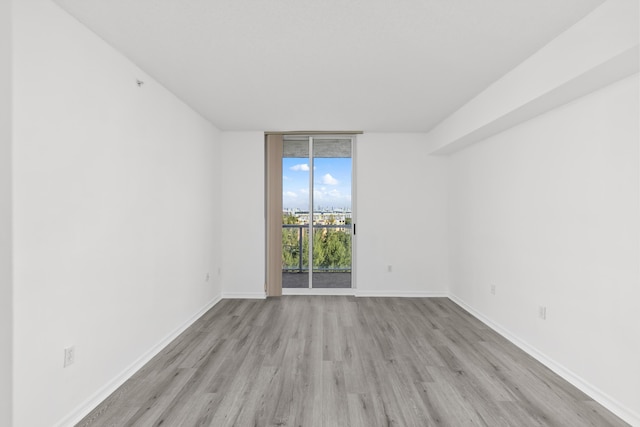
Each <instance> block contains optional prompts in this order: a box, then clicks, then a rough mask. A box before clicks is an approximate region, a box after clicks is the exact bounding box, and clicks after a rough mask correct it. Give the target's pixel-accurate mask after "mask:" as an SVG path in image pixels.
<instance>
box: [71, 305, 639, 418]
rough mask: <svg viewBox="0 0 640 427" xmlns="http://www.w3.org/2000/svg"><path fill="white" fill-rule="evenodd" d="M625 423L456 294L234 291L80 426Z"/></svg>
mask: <svg viewBox="0 0 640 427" xmlns="http://www.w3.org/2000/svg"><path fill="white" fill-rule="evenodd" d="M160 425H162V426H215V427H221V426H302V427H313V426H325V427H337V426H353V427H358V426H366V427H376V426H490V427H495V426H562V427H567V426H597V427H602V426H624V425H627V424H625V423H624V422H623V421H622V420H620V419H619V418H617V417H616V416H615V415H613V414H612V413H610V412H609V411H607V410H606V409H604V408H603V407H602V406H601V405H599V404H597V403H596V402H594V401H593V400H592V399H590V398H589V397H588V396H586V395H585V394H583V393H582V392H580V391H579V390H577V389H576V388H575V387H573V386H571V385H570V384H569V383H567V382H566V381H564V380H562V379H561V378H560V377H558V376H557V375H555V374H554V373H552V372H551V371H550V370H548V369H547V368H545V367H544V366H543V365H541V364H540V363H538V362H536V361H535V360H534V359H532V358H531V357H529V356H528V355H526V354H525V353H524V352H522V351H521V350H519V349H518V348H517V347H515V346H514V345H513V344H511V343H509V342H508V341H506V340H505V339H504V338H502V337H501V336H499V335H498V334H496V333H495V332H493V331H492V330H490V329H489V328H487V327H486V326H485V325H484V324H482V323H481V322H479V321H478V320H477V319H475V318H474V317H472V316H471V315H470V314H468V313H467V312H465V311H464V310H463V309H461V308H460V307H459V306H458V305H456V304H455V303H453V302H452V301H450V300H449V299H447V298H355V297H348V296H285V297H281V298H278V299H268V300H223V301H222V302H220V303H218V304H217V305H216V306H215V307H214V308H212V309H211V310H210V311H209V312H207V313H206V314H205V315H204V316H203V317H202V318H201V319H199V320H198V321H197V322H196V323H195V324H194V325H193V326H192V327H190V328H189V329H188V330H186V331H185V332H184V333H183V334H182V335H180V336H179V337H178V338H177V339H176V340H175V341H174V342H172V343H171V344H170V345H169V346H168V347H167V348H165V349H164V350H163V351H162V352H161V353H160V354H159V355H158V356H156V357H155V358H154V359H153V360H152V361H150V362H149V363H148V364H147V365H145V366H144V368H142V369H141V370H140V371H139V372H138V373H136V374H135V375H134V376H133V377H132V378H131V379H130V380H129V381H127V382H126V383H125V384H124V385H123V386H122V387H120V388H119V389H118V390H117V391H116V392H114V393H113V394H112V395H111V396H110V397H109V398H107V399H106V400H105V401H104V402H103V403H102V404H101V405H100V406H98V407H97V408H96V409H95V410H93V411H92V412H91V413H90V414H89V415H87V417H86V418H85V419H84V420H82V421H81V422H80V423H79V424H78V426H85V427H89V426H160Z"/></svg>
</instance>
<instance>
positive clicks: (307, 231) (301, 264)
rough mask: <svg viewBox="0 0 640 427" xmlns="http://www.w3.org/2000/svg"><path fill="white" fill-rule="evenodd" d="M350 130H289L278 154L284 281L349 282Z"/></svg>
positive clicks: (291, 284)
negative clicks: (307, 132)
mask: <svg viewBox="0 0 640 427" xmlns="http://www.w3.org/2000/svg"><path fill="white" fill-rule="evenodd" d="M352 151H353V138H352V137H351V136H322V137H313V136H305V137H300V136H288V137H285V139H284V144H283V158H282V206H283V215H282V218H283V221H282V287H283V288H351V268H352V252H353V251H352V235H353V227H352V219H353V210H352V204H351V198H352V175H353V174H352V170H353V167H352Z"/></svg>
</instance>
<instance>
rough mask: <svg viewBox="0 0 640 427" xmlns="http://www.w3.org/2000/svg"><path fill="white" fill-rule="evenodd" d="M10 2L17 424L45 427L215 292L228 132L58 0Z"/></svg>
mask: <svg viewBox="0 0 640 427" xmlns="http://www.w3.org/2000/svg"><path fill="white" fill-rule="evenodd" d="M14 8H15V10H14V13H15V20H14V27H15V32H14V53H15V69H14V70H15V74H14V77H15V85H14V96H15V98H14V100H15V103H14V105H15V109H14V130H15V145H14V197H15V200H14V203H15V216H14V218H15V235H14V245H15V251H14V256H15V269H14V274H15V277H14V279H15V306H14V310H15V315H14V321H15V356H16V357H15V383H14V384H15V400H14V423H15V424H14V425H15V426H16V427H23V426H25V427H27V426H28V427H38V426H51V425H53V424H55V423H56V422H64V423H69V422H73V421H74V417H75V416H77V415H79V414H80V412H82V410H83V409H90V408H91V407H92V406H93V405H95V404H97V403H98V401H97V400H100V399H102V398H104V397H105V396H104V393H105V392H106V391H108V388H109V387H112V386H115V385H117V383H118V381H121V380H123V379H126V374H127V373H128V372H129V371H128V370H127V369H128V368H129V367H132V366H134V367H135V366H136V361H138V362H140V361H142V360H144V359H145V358H148V357H149V356H150V355H151V354H153V352H154V351H156V350H159V348H157V347H156V346H157V345H159V344H160V345H162V344H164V343H166V339H167V338H169V337H171V336H172V335H173V333H174V332H175V331H177V330H180V328H182V327H184V326H185V325H186V324H188V322H189V321H191V320H192V319H193V316H195V315H198V313H199V312H200V311H201V310H202V309H204V308H205V307H207V306H208V305H210V304H211V303H212V302H214V301H215V300H216V298H218V297H219V296H220V294H221V285H220V282H219V279H218V277H217V275H216V274H214V272H216V271H217V269H218V267H219V266H220V247H219V243H220V236H219V232H218V230H219V223H220V221H221V219H222V218H221V215H220V205H219V198H220V187H219V178H220V175H219V174H220V171H219V157H220V153H219V146H218V144H219V141H218V140H219V133H218V131H217V130H216V129H215V128H214V127H213V126H212V125H211V124H210V123H209V122H207V121H205V120H204V119H202V118H201V117H200V116H198V115H197V114H195V113H194V112H193V111H192V110H191V109H189V108H188V107H187V106H186V105H184V104H183V103H182V102H180V101H179V100H177V99H176V98H175V97H174V96H173V95H172V94H170V93H169V92H168V91H166V90H165V89H163V88H162V87H161V86H160V85H159V84H157V83H156V82H155V81H154V80H153V79H152V78H150V77H149V76H147V75H145V74H144V73H142V72H141V71H140V70H139V69H138V68H136V67H135V66H134V65H132V64H131V63H130V62H129V61H128V60H126V59H125V58H124V57H122V55H121V54H119V53H117V52H116V51H114V50H113V49H112V48H110V47H109V46H108V45H106V44H105V43H104V42H103V41H102V40H100V39H99V38H98V37H96V36H95V35H94V34H93V33H91V32H90V31H89V30H87V29H86V28H85V27H83V26H81V25H80V24H79V23H78V22H77V21H75V20H74V19H73V18H71V17H70V16H68V15H67V14H66V13H65V12H63V11H62V10H61V9H59V8H58V7H57V6H56V5H55V4H54V3H53V2H50V1H46V0H30V1H19V2H15V3H14ZM136 79H140V80H143V81H144V82H145V84H144V85H143V86H142V87H138V86H137V85H136ZM3 99H4V98H3ZM2 159H3V161H4V157H2ZM3 173H4V169H3ZM3 197H4V196H3ZM207 273H210V274H211V278H210V280H209V281H207V280H206V275H207ZM71 345H74V346H75V349H76V362H75V364H74V365H72V366H70V367H68V368H66V369H63V367H62V362H63V349H64V348H65V347H67V346H71ZM140 358H142V359H140ZM121 375H123V376H121ZM103 387H107V388H106V389H105V388H103ZM96 393H97V394H96ZM92 398H95V399H97V400H91V399H92ZM87 399H89V400H88V401H87ZM74 411H79V412H74Z"/></svg>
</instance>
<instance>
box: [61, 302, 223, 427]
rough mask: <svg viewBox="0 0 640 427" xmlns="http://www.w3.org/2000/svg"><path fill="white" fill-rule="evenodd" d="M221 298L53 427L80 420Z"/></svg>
mask: <svg viewBox="0 0 640 427" xmlns="http://www.w3.org/2000/svg"><path fill="white" fill-rule="evenodd" d="M221 300H222V296H220V295H218V296H217V297H215V298H214V299H213V300H211V301H209V302H208V303H207V304H206V305H205V306H204V307H202V308H201V309H200V310H198V312H196V313H195V314H194V315H193V316H191V317H190V318H189V319H188V320H187V321H185V322H184V323H183V324H182V325H180V326H179V327H178V328H176V329H174V330H173V331H172V332H171V333H170V334H169V335H167V336H166V337H164V338H163V339H162V340H160V342H158V343H157V344H156V345H154V346H153V347H151V348H150V349H149V350H147V351H146V352H145V353H144V354H143V355H142V356H140V357H139V358H138V359H137V360H136V361H135V362H133V363H132V364H131V365H129V366H128V367H127V368H126V369H125V370H124V371H122V372H121V373H120V374H118V375H117V376H116V377H115V378H114V379H112V380H111V381H109V382H108V383H107V384H105V385H104V386H103V387H101V388H100V389H99V390H98V391H96V392H95V393H94V394H93V395H92V396H91V397H89V398H88V399H87V400H86V401H85V402H83V403H82V404H81V405H80V406H78V407H77V408H76V409H74V410H73V411H72V412H71V413H70V414H69V415H67V416H66V417H64V418H63V419H62V420H60V421H58V422H57V423H56V424H54V426H55V427H71V426H74V425H75V424H77V423H78V422H80V420H82V419H83V418H84V417H86V416H87V414H89V412H91V411H92V410H93V409H94V408H95V407H97V406H98V405H99V404H100V403H102V401H104V400H105V399H106V398H107V397H109V395H111V393H113V392H114V391H115V390H116V389H117V388H118V387H120V386H121V385H122V384H124V383H125V381H127V380H128V379H129V378H131V376H132V375H133V374H135V373H136V372H138V371H139V370H140V369H141V368H142V367H143V366H144V365H145V364H146V363H147V362H149V361H150V360H151V359H153V358H154V357H155V356H156V355H157V354H158V353H159V352H160V351H161V350H162V349H164V348H165V347H166V346H167V345H169V343H170V342H171V341H173V340H174V339H175V338H176V337H177V336H178V335H180V334H181V333H182V332H184V331H185V330H186V329H187V328H188V327H189V326H191V325H192V324H193V323H194V322H195V321H196V320H198V319H199V318H200V317H202V316H203V315H204V314H205V313H206V312H207V311H209V310H210V309H211V308H212V307H213V306H214V305H216V304H217V303H218V302H220V301H221Z"/></svg>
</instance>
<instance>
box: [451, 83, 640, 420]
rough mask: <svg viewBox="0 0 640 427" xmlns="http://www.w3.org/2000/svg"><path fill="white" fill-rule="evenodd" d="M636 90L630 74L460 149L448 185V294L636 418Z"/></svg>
mask: <svg viewBox="0 0 640 427" xmlns="http://www.w3.org/2000/svg"><path fill="white" fill-rule="evenodd" d="M638 90H639V88H638V76H637V75H635V76H632V77H629V78H627V79H624V80H622V81H619V82H617V83H615V84H613V85H610V86H608V87H606V88H604V89H602V90H599V91H597V92H594V93H592V94H590V95H588V96H585V97H583V98H580V99H578V100H576V101H574V102H572V103H570V104H567V105H565V106H562V107H560V108H557V109H555V110H553V111H550V112H548V113H546V114H544V115H542V116H539V117H537V118H534V119H532V120H530V121H528V122H525V123H523V124H521V125H519V126H517V127H514V128H512V129H510V130H508V131H505V132H503V133H501V134H498V135H496V136H494V137H491V138H489V139H487V140H485V141H483V142H481V143H478V144H476V145H474V146H471V147H469V148H467V149H465V150H463V151H460V152H458V153H456V154H455V155H453V156H452V157H451V158H450V161H451V164H450V187H449V192H450V224H451V227H450V244H451V266H452V268H451V274H452V276H451V293H452V295H453V296H454V298H455V299H456V300H457V301H460V302H462V303H463V304H466V305H467V307H469V308H470V309H471V310H473V311H474V312H475V313H477V314H478V315H479V316H481V317H483V318H484V319H485V320H487V321H489V322H490V323H493V324H494V325H496V326H497V327H498V328H499V329H500V330H502V331H503V332H506V333H507V334H508V335H509V336H510V337H511V338H513V339H515V340H516V341H517V342H519V343H520V344H521V345H524V346H525V347H528V348H529V349H530V350H531V351H532V352H533V353H534V354H535V355H536V356H537V357H539V358H542V359H544V360H546V361H547V362H548V363H550V365H552V366H553V367H554V368H555V369H556V370H559V371H560V372H562V373H563V374H564V375H565V376H566V377H568V378H570V379H572V381H574V382H575V383H578V384H580V385H581V386H582V388H583V389H586V390H589V391H590V394H592V396H594V397H596V398H598V399H599V400H600V401H601V402H603V403H605V404H607V406H608V407H609V408H610V409H613V410H615V411H616V412H617V413H618V414H619V415H622V416H624V417H625V418H626V419H627V421H630V422H632V423H635V425H640V418H638V414H640V389H639V388H638V379H639V378H640V364H638V360H640V340H638V337H639V336H640V311H639V310H638V301H640V273H639V263H638V259H639V257H640V250H639V232H640V230H639V221H638V218H640V206H639V199H640V198H639V194H640V187H639V161H638V159H639V152H638V141H639V131H638V117H639V115H638V113H639V111H638ZM491 285H495V286H496V294H495V296H493V295H491V293H490V287H491ZM539 306H546V307H547V319H546V320H541V319H539V318H538V307H539Z"/></svg>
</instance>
